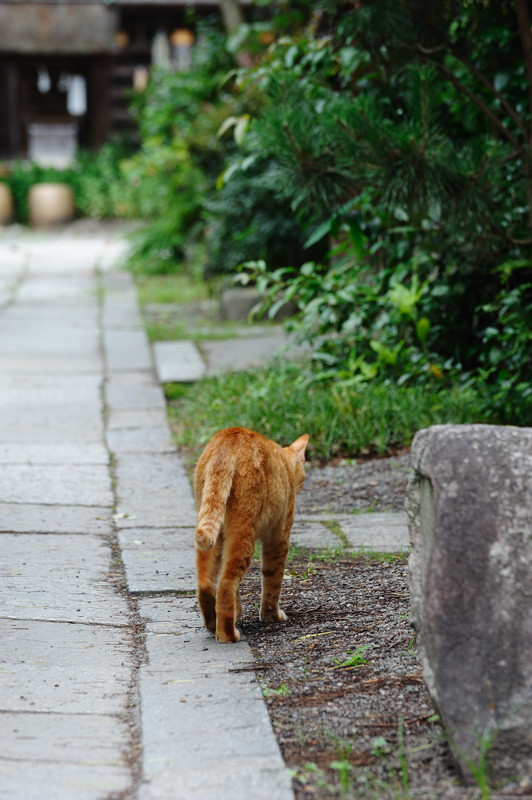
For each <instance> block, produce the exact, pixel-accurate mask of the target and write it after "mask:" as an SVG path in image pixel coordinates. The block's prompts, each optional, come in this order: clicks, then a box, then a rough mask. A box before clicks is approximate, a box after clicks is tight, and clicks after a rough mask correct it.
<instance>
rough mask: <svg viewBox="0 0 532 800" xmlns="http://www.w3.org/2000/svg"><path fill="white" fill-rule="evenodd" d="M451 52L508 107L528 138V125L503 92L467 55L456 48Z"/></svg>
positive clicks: (511, 115)
mask: <svg viewBox="0 0 532 800" xmlns="http://www.w3.org/2000/svg"><path fill="white" fill-rule="evenodd" d="M451 52H452V54H453V56H454V57H455V58H456V59H457V60H458V61H460V63H461V64H463V65H464V67H466V68H467V69H468V70H469V71H470V72H471V74H472V75H474V76H475V78H476V79H477V80H478V81H480V83H482V84H483V85H484V86H485V87H486V88H487V89H489V91H490V92H491V93H492V94H493V96H494V97H496V98H497V100H498V101H499V103H500V104H501V106H502V107H503V108H505V109H506V111H507V113H508V115H509V116H510V117H511V118H512V119H513V121H514V122H515V124H516V125H517V127H518V128H519V130H520V132H521V135H522V136H523V138H524V139H525V140H526V138H527V131H526V127H525V126H524V124H523V121H522V119H521V117H520V116H519V114H518V113H517V112H516V110H515V109H514V107H513V106H512V105H511V104H510V103H509V102H508V101H507V99H506V98H505V97H504V95H503V94H501V92H499V91H498V90H497V89H496V88H495V86H494V85H493V84H492V83H491V82H490V81H489V80H488V79H487V78H486V76H485V75H484V74H483V73H482V72H481V71H480V70H479V69H478V68H477V67H475V65H474V64H473V63H471V61H470V60H469V59H468V58H466V56H462V55H460V53H458V51H456V50H455V49H454V48H453V49H452V51H451Z"/></svg>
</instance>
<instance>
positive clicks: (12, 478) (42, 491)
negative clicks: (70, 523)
mask: <svg viewBox="0 0 532 800" xmlns="http://www.w3.org/2000/svg"><path fill="white" fill-rule="evenodd" d="M0 500H1V501H2V502H4V503H26V504H27V503H46V504H48V505H52V504H53V505H78V506H109V507H112V506H113V504H114V496H113V492H112V491H111V479H110V475H109V469H108V467H107V466H104V465H101V464H91V465H86V464H76V465H71V464H68V465H66V466H65V465H63V464H31V465H27V464H11V465H10V467H9V469H4V470H0Z"/></svg>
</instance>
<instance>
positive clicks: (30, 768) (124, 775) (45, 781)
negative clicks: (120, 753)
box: [0, 758, 171, 800]
mask: <svg viewBox="0 0 532 800" xmlns="http://www.w3.org/2000/svg"><path fill="white" fill-rule="evenodd" d="M130 785H131V775H130V773H129V769H128V768H127V765H126V764H125V763H124V762H122V764H90V763H89V764H69V763H64V762H59V761H50V762H48V763H46V762H35V761H27V760H25V761H11V760H9V759H6V760H4V759H2V758H0V786H1V787H2V796H3V798H5V800H8V798H9V800H11V798H13V800H58V799H59V798H61V800H101V798H107V797H113V796H115V797H117V796H118V797H119V796H120V793H121V792H125V791H127V790H128V789H129V787H130ZM21 787H23V790H22V792H21ZM170 796H171V795H170ZM161 800H168V796H167V797H166V798H164V799H163V798H161Z"/></svg>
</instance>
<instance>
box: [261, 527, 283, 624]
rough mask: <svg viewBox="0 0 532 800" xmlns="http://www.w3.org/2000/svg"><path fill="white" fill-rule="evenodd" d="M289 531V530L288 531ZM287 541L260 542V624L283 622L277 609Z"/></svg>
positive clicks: (275, 539)
mask: <svg viewBox="0 0 532 800" xmlns="http://www.w3.org/2000/svg"><path fill="white" fill-rule="evenodd" d="M289 530H290V529H289ZM288 547H289V540H288V538H287V539H286V541H284V540H283V541H281V542H279V540H278V539H277V538H276V537H273V538H272V539H271V540H266V541H263V542H262V570H261V571H262V596H261V604H260V618H261V621H262V622H284V621H285V619H286V614H285V613H284V611H282V610H281V609H280V608H279V595H280V594H281V585H282V582H283V576H284V568H285V564H286V557H287V555H288Z"/></svg>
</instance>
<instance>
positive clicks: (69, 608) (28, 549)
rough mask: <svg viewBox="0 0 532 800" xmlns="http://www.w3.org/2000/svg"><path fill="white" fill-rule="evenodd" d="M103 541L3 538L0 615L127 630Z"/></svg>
mask: <svg viewBox="0 0 532 800" xmlns="http://www.w3.org/2000/svg"><path fill="white" fill-rule="evenodd" d="M111 567H112V565H111V563H110V552H109V546H108V545H107V543H106V542H105V541H103V540H102V539H101V538H100V537H97V536H91V535H88V534H86V535H84V536H77V535H68V534H63V535H61V534H59V535H54V534H11V533H2V534H0V609H1V612H0V613H1V614H2V616H3V617H5V618H13V619H17V618H18V619H21V620H22V619H23V620H28V619H33V620H52V621H65V622H78V623H79V622H85V623H88V624H91V625H93V624H98V623H99V624H103V625H117V626H122V625H127V624H128V621H129V620H128V608H127V604H126V601H125V600H124V598H122V597H121V596H120V595H119V594H118V593H115V592H114V591H113V590H112V587H110V585H109V580H110V578H109V572H110V570H111Z"/></svg>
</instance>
